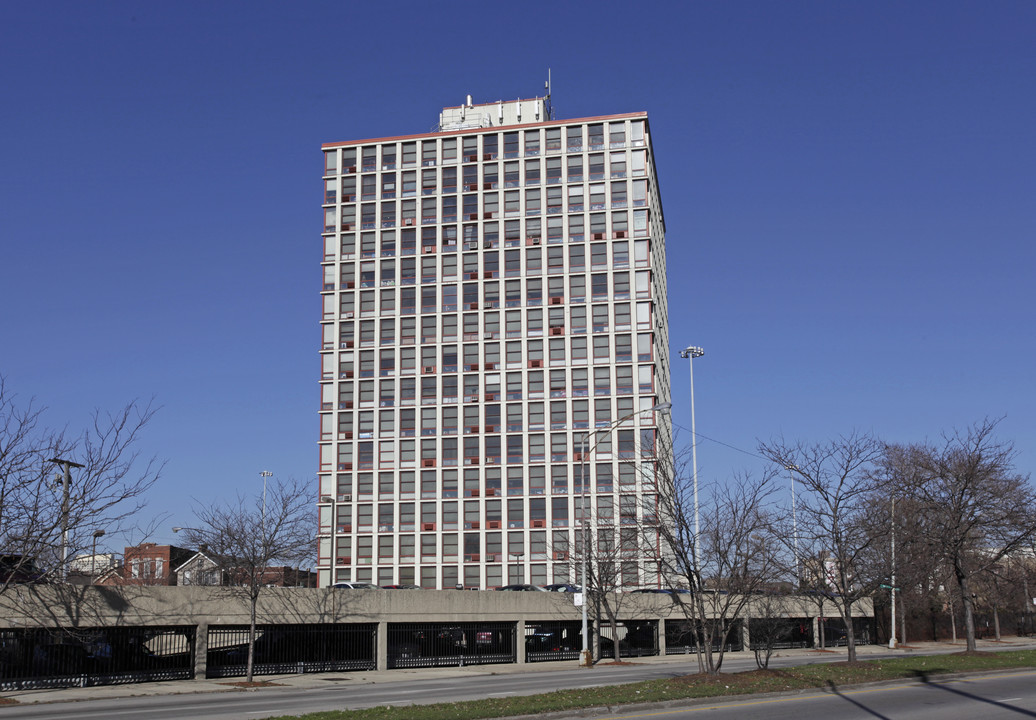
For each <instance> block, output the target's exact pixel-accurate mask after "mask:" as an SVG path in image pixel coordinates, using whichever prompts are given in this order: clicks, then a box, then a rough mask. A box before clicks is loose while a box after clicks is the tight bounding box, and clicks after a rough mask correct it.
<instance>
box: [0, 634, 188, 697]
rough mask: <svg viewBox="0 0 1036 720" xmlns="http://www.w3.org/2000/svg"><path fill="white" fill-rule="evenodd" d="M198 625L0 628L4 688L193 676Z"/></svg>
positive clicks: (0, 679)
mask: <svg viewBox="0 0 1036 720" xmlns="http://www.w3.org/2000/svg"><path fill="white" fill-rule="evenodd" d="M194 641H195V628H194V626H174V625H170V626H161V627H155V626H152V627H146V628H145V627H117V628H75V629H63V628H26V629H18V630H0V690H29V689H36V688H54V687H70V686H80V687H86V686H88V685H115V684H120V683H135V682H149V681H154V680H184V679H189V678H192V677H194V663H193V658H194Z"/></svg>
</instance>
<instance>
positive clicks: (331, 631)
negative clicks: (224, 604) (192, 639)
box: [205, 623, 377, 677]
mask: <svg viewBox="0 0 1036 720" xmlns="http://www.w3.org/2000/svg"><path fill="white" fill-rule="evenodd" d="M376 647H377V625H376V624H375V623H359V624H333V623H328V624H309V625H259V626H257V627H256V640H255V651H254V656H253V668H252V671H253V673H254V674H256V675H274V674H277V675H280V674H285V673H314V672H333V671H342V670H373V669H374V668H375V666H376V657H377V654H376ZM208 648H209V649H208V653H207V655H206V671H205V674H206V676H207V677H238V676H243V675H245V674H246V672H247V668H248V626H247V625H220V626H209V634H208Z"/></svg>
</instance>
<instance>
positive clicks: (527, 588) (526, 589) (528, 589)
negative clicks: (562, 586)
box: [497, 584, 546, 592]
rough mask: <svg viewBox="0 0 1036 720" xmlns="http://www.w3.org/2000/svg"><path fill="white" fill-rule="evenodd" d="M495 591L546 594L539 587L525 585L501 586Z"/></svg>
mask: <svg viewBox="0 0 1036 720" xmlns="http://www.w3.org/2000/svg"><path fill="white" fill-rule="evenodd" d="M497 590H506V591H509V592H546V590H544V589H543V588H541V587H540V586H539V585H525V584H517V585H501V586H500V587H498V588H497Z"/></svg>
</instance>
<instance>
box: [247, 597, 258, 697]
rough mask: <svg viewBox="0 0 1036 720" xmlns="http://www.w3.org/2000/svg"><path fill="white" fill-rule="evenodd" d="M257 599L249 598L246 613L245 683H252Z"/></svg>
mask: <svg viewBox="0 0 1036 720" xmlns="http://www.w3.org/2000/svg"><path fill="white" fill-rule="evenodd" d="M257 599H258V598H255V597H253V598H251V603H250V607H249V612H248V667H247V669H246V670H245V682H248V683H251V682H252V673H253V671H254V669H255V605H256V601H257Z"/></svg>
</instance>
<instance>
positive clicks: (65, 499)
mask: <svg viewBox="0 0 1036 720" xmlns="http://www.w3.org/2000/svg"><path fill="white" fill-rule="evenodd" d="M49 462H52V463H54V464H55V465H60V466H61V579H62V580H67V579H68V513H69V492H70V490H71V485H72V468H83V467H86V466H85V465H80V464H79V463H76V462H72V461H71V460H62V459H60V458H51V459H50V461H49Z"/></svg>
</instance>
